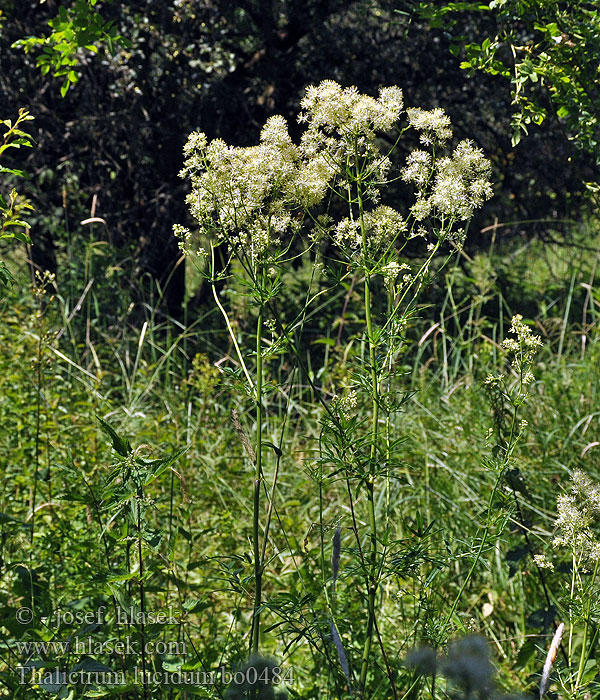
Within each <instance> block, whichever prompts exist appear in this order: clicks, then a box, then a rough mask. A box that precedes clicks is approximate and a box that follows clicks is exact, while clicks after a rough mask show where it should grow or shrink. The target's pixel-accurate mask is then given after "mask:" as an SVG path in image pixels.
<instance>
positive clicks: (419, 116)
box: [406, 107, 452, 146]
mask: <svg viewBox="0 0 600 700" xmlns="http://www.w3.org/2000/svg"><path fill="white" fill-rule="evenodd" d="M406 113H407V115H408V123H409V124H410V125H411V126H412V127H413V129H416V130H417V131H421V132H423V133H422V134H421V136H420V141H421V143H422V144H424V145H425V146H442V145H444V144H445V143H446V141H448V140H449V139H451V138H452V127H451V124H450V117H449V116H448V115H447V114H446V112H444V110H443V109H442V108H441V107H436V108H435V109H432V110H429V111H427V110H425V109H420V108H419V107H409V108H408V109H407V110H406Z"/></svg>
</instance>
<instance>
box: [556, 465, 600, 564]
mask: <svg viewBox="0 0 600 700" xmlns="http://www.w3.org/2000/svg"><path fill="white" fill-rule="evenodd" d="M571 481H572V487H571V493H570V494H561V495H560V496H559V497H558V499H557V507H558V518H557V520H556V527H557V528H558V534H557V536H556V537H555V538H554V542H553V544H554V545H555V546H557V547H568V548H569V549H570V550H571V552H572V553H574V554H575V555H576V556H577V558H578V559H579V560H580V561H581V562H583V563H588V564H590V563H591V564H594V563H595V562H597V561H600V542H599V541H598V539H597V536H596V533H595V532H594V531H593V529H592V527H593V526H594V525H598V522H599V521H600V484H598V483H596V482H595V481H593V480H592V479H590V477H589V476H587V474H584V473H583V472H581V471H576V472H575V473H574V474H573V476H572V479H571Z"/></svg>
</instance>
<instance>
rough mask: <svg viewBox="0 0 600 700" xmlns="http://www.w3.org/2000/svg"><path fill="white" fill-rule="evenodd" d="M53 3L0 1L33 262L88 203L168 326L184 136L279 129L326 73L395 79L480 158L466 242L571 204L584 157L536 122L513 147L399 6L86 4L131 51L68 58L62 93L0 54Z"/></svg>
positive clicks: (495, 104) (4, 78)
mask: <svg viewBox="0 0 600 700" xmlns="http://www.w3.org/2000/svg"><path fill="white" fill-rule="evenodd" d="M61 4H62V5H68V4H69V3H67V2H66V0H64V2H62V3H57V2H56V1H55V2H51V1H50V0H48V1H47V2H46V3H44V4H41V5H40V4H39V3H38V2H37V1H36V0H30V2H23V1H21V0H18V1H17V0H14V1H11V0H0V10H2V12H3V15H4V24H3V27H2V30H1V32H0V89H1V91H2V94H3V97H4V100H3V112H8V113H12V112H16V110H17V108H18V107H21V106H24V107H26V108H27V109H29V111H30V112H31V113H32V114H34V115H35V116H36V122H35V124H36V126H37V128H38V129H39V131H38V133H37V136H36V138H37V141H38V143H37V147H36V149H35V150H34V151H33V152H32V153H31V155H30V156H29V162H28V164H27V169H28V170H29V172H31V173H32V174H34V175H35V177H34V185H35V189H34V191H32V192H31V196H32V198H33V200H34V202H35V205H36V210H37V211H38V212H40V213H42V214H44V213H45V219H42V218H40V219H38V221H37V226H36V227H35V230H34V232H33V237H34V240H35V242H36V245H35V246H34V248H33V251H34V255H35V259H36V262H37V263H39V264H40V265H41V266H43V267H46V268H52V267H53V266H54V262H53V255H54V246H55V245H56V244H57V241H58V239H59V230H60V228H61V226H62V227H63V228H64V227H65V224H64V222H63V223H61V221H62V218H63V214H62V209H63V203H64V200H65V199H66V200H67V203H68V206H69V207H70V219H71V224H73V222H77V221H78V220H79V219H78V218H77V217H81V218H85V217H86V216H89V211H90V206H91V202H92V198H93V196H94V195H97V202H98V205H97V207H96V211H95V213H96V215H97V216H101V217H103V218H104V219H105V220H106V221H107V223H108V232H109V234H108V235H110V236H111V242H112V243H113V244H115V245H121V246H124V247H129V249H131V250H132V251H133V253H134V255H135V258H136V260H137V261H138V265H139V276H141V275H142V273H143V272H150V273H151V275H152V276H153V277H154V278H155V279H157V280H159V281H160V282H161V284H162V285H165V284H166V283H167V281H169V284H168V287H167V294H166V299H167V302H168V308H169V311H170V313H172V314H175V315H177V314H178V312H179V309H180V306H181V300H182V297H183V292H184V278H183V274H184V273H183V270H184V267H183V265H178V266H177V260H178V251H177V248H176V245H175V241H174V237H173V235H172V232H171V227H172V224H173V223H175V222H181V223H185V222H186V221H187V212H186V205H185V201H184V200H185V184H184V183H183V181H181V180H180V179H179V178H178V171H179V169H180V167H181V164H182V160H183V158H182V147H183V144H184V142H185V140H186V137H187V135H188V133H189V132H190V131H192V130H193V129H201V130H203V131H205V132H206V133H207V135H208V137H209V138H214V137H217V136H220V137H222V138H224V139H226V140H227V141H230V142H232V143H234V144H236V145H243V144H251V143H254V142H255V141H256V139H257V137H258V133H259V130H260V127H261V126H262V124H263V123H264V121H265V119H266V118H267V117H268V116H270V115H271V114H274V113H281V114H283V115H284V116H285V117H287V118H288V119H290V120H293V119H294V115H295V114H296V113H297V108H298V102H299V98H300V96H301V94H302V92H303V90H304V87H305V86H306V85H308V84H311V83H315V82H319V81H321V80H323V79H326V78H333V79H335V80H337V81H339V82H340V83H342V84H344V85H350V84H354V85H356V86H357V87H358V88H359V89H360V90H361V91H365V92H370V93H372V94H376V92H377V88H378V86H379V85H391V84H397V85H399V86H401V87H402V88H403V89H404V91H405V98H406V103H407V104H408V105H415V106H423V107H433V106H438V105H439V106H443V107H444V108H446V110H447V111H448V112H449V114H450V116H451V117H452V121H453V123H454V124H455V125H457V136H458V137H461V138H465V137H468V138H472V139H473V140H474V141H475V142H476V143H477V144H478V145H480V146H482V147H483V148H484V149H485V151H486V152H487V153H489V154H491V156H492V158H493V160H494V166H495V179H496V183H497V186H496V191H497V196H496V197H495V199H494V200H493V202H492V203H491V204H490V206H488V207H487V208H486V210H485V212H484V214H483V215H482V216H484V217H485V219H480V220H479V221H477V222H475V223H474V226H473V228H472V240H477V234H476V232H477V231H478V230H479V228H481V225H483V224H489V223H490V222H491V221H493V219H494V217H498V219H499V220H500V221H514V220H517V219H544V220H548V219H561V218H564V217H566V216H574V215H575V214H576V213H577V210H578V207H579V205H580V204H581V201H582V192H583V187H582V184H581V183H582V181H583V180H585V179H589V178H586V175H585V169H586V167H588V165H587V163H586V160H585V157H584V156H583V155H581V154H577V153H575V151H574V149H573V148H572V146H571V145H570V144H568V143H567V142H566V141H565V140H564V138H563V137H562V135H561V133H560V129H559V128H558V127H557V125H556V124H553V123H551V122H548V123H547V124H545V125H544V127H543V128H541V129H539V130H536V131H535V133H532V134H531V135H530V136H529V137H528V138H527V139H525V140H524V141H523V142H522V143H521V144H518V145H517V146H516V147H512V146H511V130H510V114H511V110H510V95H509V94H508V93H507V92H506V91H503V90H499V89H498V84H497V82H496V80H495V79H494V78H493V77H490V76H487V75H483V74H476V75H475V76H474V77H473V78H471V79H468V77H467V76H466V74H465V72H464V71H461V70H460V67H459V61H457V60H456V58H455V57H454V56H453V55H452V54H451V53H450V51H449V49H450V46H451V41H452V37H451V36H450V34H447V33H446V32H445V31H444V27H443V26H442V27H439V28H436V29H432V28H431V27H430V26H429V25H428V23H427V21H426V20H424V19H419V17H418V15H417V14H416V12H415V11H414V10H415V7H414V6H415V3H413V2H411V1H410V0H395V1H394V2H387V1H386V0H380V1H375V0H355V1H354V2H348V1H346V0H243V1H241V2H237V3H232V2H229V1H228V0H170V1H169V0H128V1H127V2H119V1H118V0H114V1H113V2H112V3H110V4H106V5H103V4H102V3H99V4H98V7H100V8H101V12H102V16H103V18H104V19H105V20H106V21H112V22H114V25H113V26H114V28H115V31H116V32H118V34H119V35H122V36H124V37H126V38H127V39H128V40H129V41H130V46H129V47H120V48H118V50H117V51H116V53H115V54H114V56H111V55H110V53H109V52H107V51H103V50H102V49H101V50H100V52H99V53H98V55H93V54H91V53H89V52H86V51H85V50H82V51H81V52H80V54H79V64H78V70H79V71H80V72H81V77H80V79H79V80H78V81H77V82H76V83H74V84H73V85H72V86H71V87H70V89H69V91H68V92H67V93H66V96H65V97H64V98H61V95H60V81H58V82H57V81H53V79H52V76H51V73H49V74H47V75H45V76H44V75H41V73H40V70H39V68H38V67H36V65H35V52H30V53H29V54H25V53H24V52H23V50H22V49H19V48H11V47H12V45H13V43H14V42H15V41H17V40H19V39H23V38H26V37H29V36H43V35H45V34H47V33H48V31H49V30H48V26H47V23H48V21H49V20H51V19H52V18H53V17H55V16H56V14H57V11H58V8H59V7H60V5H61ZM468 21H469V22H473V23H475V24H474V25H473V26H472V27H469V32H470V33H472V32H475V33H476V32H477V31H478V30H479V27H480V29H481V32H482V34H483V32H484V31H485V26H484V24H485V22H486V18H485V17H474V18H470V19H469V20H468ZM477 22H479V23H481V25H477V24H476V23H477ZM401 196H402V193H401V192H399V193H398V197H401ZM547 227H548V224H547V223H545V224H541V223H540V224H538V225H537V229H538V230H539V229H545V228H547ZM503 230H504V231H506V232H510V231H511V230H512V231H519V232H520V230H521V229H520V228H519V227H517V228H514V227H513V228H510V227H508V228H506V229H503ZM535 231H536V226H533V225H532V226H529V227H528V228H527V232H531V233H532V232H535ZM481 240H482V241H484V240H485V238H482V239H481Z"/></svg>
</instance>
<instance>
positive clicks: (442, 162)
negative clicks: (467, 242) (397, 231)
mask: <svg viewBox="0 0 600 700" xmlns="http://www.w3.org/2000/svg"><path fill="white" fill-rule="evenodd" d="M434 111H435V110H434ZM490 174H491V164H490V162H489V160H487V158H485V157H484V155H483V151H482V150H481V149H480V148H477V147H476V146H475V145H474V144H473V142H472V141H469V140H468V139H467V140H465V141H461V142H460V143H459V144H458V146H457V147H456V148H455V150H454V152H453V154H452V156H451V157H444V158H440V159H439V160H438V161H436V162H435V163H433V162H432V157H431V155H430V154H429V153H427V152H426V151H414V152H413V153H411V154H410V155H409V156H408V159H407V162H406V167H405V168H404V170H403V171H402V178H403V179H404V180H405V181H406V182H412V183H414V184H415V185H416V186H417V200H416V202H415V203H414V204H413V206H412V207H411V212H412V215H413V216H414V218H415V219H416V220H417V221H422V220H423V219H425V218H426V217H428V216H429V215H431V214H433V215H436V216H438V217H444V218H447V219H449V220H450V222H451V223H454V222H456V221H467V220H468V219H470V218H471V217H472V216H473V211H474V210H475V209H478V208H479V207H481V206H482V205H483V203H484V202H485V201H486V200H488V199H489V198H490V197H491V196H492V194H493V190H492V185H491V183H490V181H489V177H490ZM429 183H431V187H430V188H428V187H427V185H428V184H429Z"/></svg>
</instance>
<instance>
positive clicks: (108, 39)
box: [13, 0, 130, 97]
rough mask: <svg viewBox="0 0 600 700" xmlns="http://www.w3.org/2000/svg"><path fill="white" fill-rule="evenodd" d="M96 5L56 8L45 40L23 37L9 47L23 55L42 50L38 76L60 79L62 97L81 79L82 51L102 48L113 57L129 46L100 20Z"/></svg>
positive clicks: (81, 2) (80, 2) (88, 1)
mask: <svg viewBox="0 0 600 700" xmlns="http://www.w3.org/2000/svg"><path fill="white" fill-rule="evenodd" d="M106 1H108V2H111V1H112V0H106ZM97 4H98V0H74V2H73V3H72V4H71V6H70V7H67V6H65V5H60V7H59V8H58V14H57V16H56V17H54V19H51V20H50V21H49V22H48V25H49V26H50V29H51V30H52V31H51V32H50V34H48V36H43V37H39V36H32V37H27V38H26V39H19V40H18V41H16V42H15V43H14V44H13V46H14V47H16V48H22V49H24V50H25V52H26V53H29V52H31V51H37V50H39V49H41V50H42V53H41V54H40V55H39V56H38V58H37V60H36V63H37V65H38V66H39V68H40V70H41V72H42V75H46V74H47V73H49V72H50V71H52V75H53V76H54V77H55V78H62V79H63V80H62V85H61V88H60V94H61V95H62V96H63V97H64V96H65V95H66V94H67V92H68V91H69V88H70V87H71V85H74V84H75V83H77V81H78V80H79V78H80V77H81V68H80V67H79V66H80V63H81V59H82V49H84V50H85V51H88V52H90V53H92V54H96V53H98V50H99V48H100V46H102V45H105V46H106V47H107V49H108V51H109V52H110V54H111V55H114V53H115V51H116V49H117V47H119V46H121V47H127V46H129V45H130V42H129V41H128V40H127V39H126V38H125V37H123V36H121V35H119V34H118V33H117V29H116V27H115V26H114V22H113V21H105V20H104V19H102V16H101V15H100V13H99V12H98V11H97V10H96V9H95V7H96V5H97Z"/></svg>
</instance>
